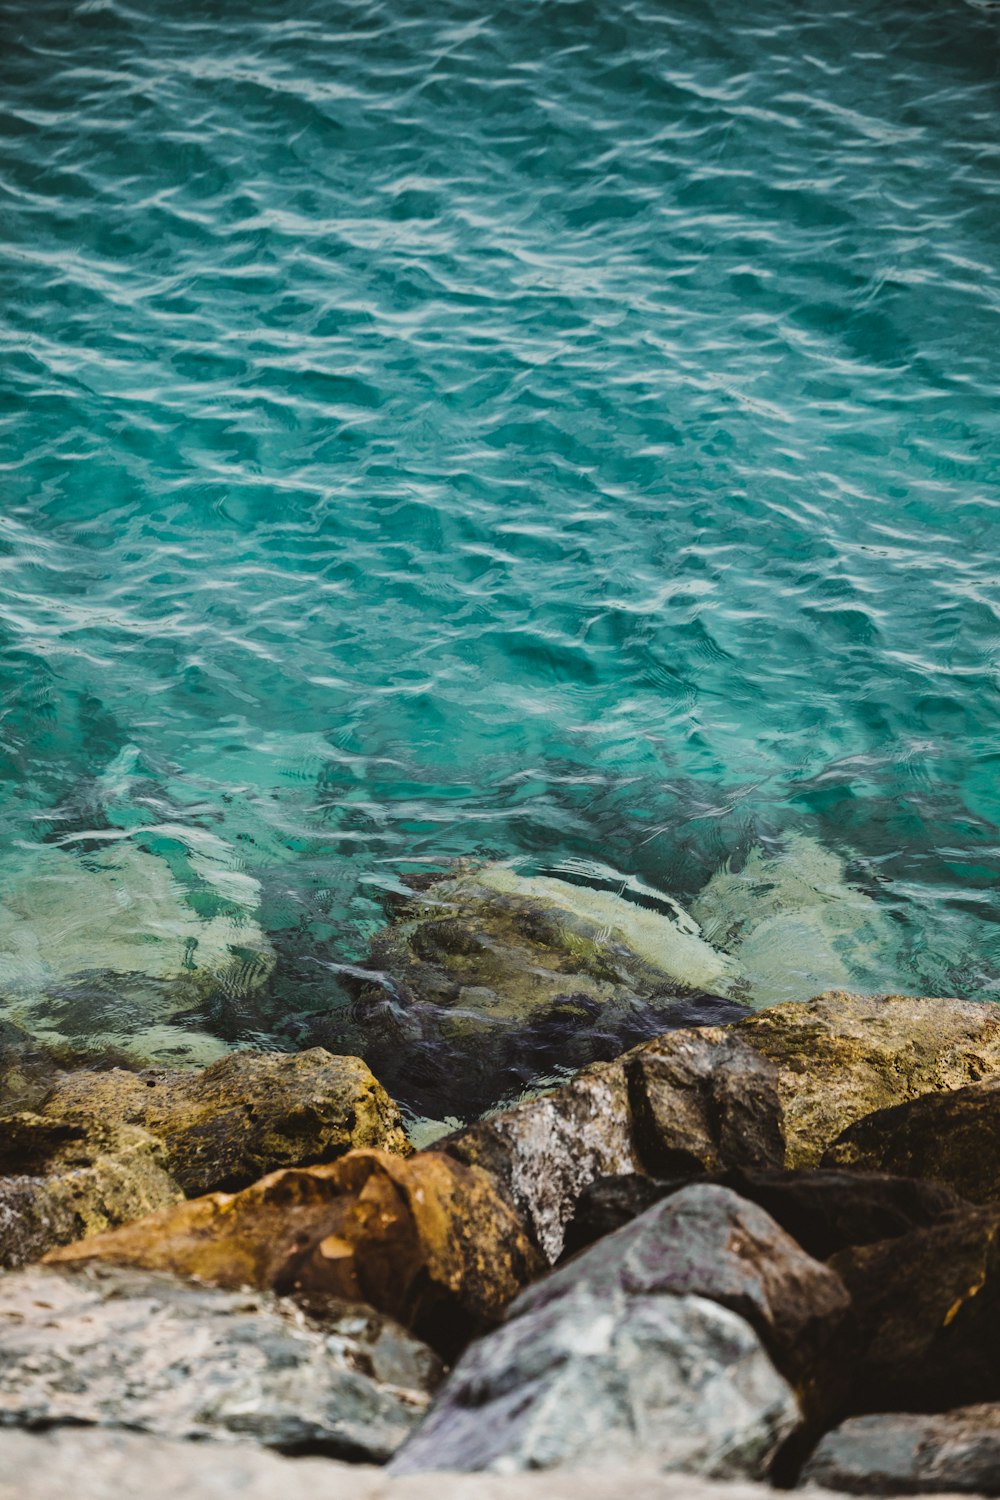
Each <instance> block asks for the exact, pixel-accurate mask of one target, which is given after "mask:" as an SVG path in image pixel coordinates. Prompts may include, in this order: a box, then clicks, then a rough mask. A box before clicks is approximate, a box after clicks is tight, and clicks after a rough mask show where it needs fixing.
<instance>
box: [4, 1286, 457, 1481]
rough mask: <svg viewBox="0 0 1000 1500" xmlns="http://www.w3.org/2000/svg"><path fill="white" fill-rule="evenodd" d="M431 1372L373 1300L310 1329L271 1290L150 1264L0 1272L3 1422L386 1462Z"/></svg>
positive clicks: (409, 1425)
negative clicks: (165, 1272) (211, 1281)
mask: <svg viewBox="0 0 1000 1500" xmlns="http://www.w3.org/2000/svg"><path fill="white" fill-rule="evenodd" d="M440 1375H441V1369H440V1366H439V1364H438V1362H437V1360H436V1359H435V1357H434V1355H433V1354H432V1353H431V1352H430V1350H429V1349H426V1348H424V1347H423V1346H422V1345H420V1344H418V1343H417V1342H416V1340H414V1339H412V1338H411V1337H410V1336H409V1335H408V1334H406V1333H405V1332H404V1331H403V1330H402V1329H401V1328H394V1327H392V1326H391V1325H389V1324H388V1323H387V1322H386V1320H384V1319H380V1318H378V1317H377V1316H375V1315H373V1314H372V1312H371V1310H370V1309H368V1308H360V1309H359V1308H356V1307H351V1306H343V1307H342V1308H340V1309H339V1310H338V1313H337V1314H336V1315H333V1314H332V1313H331V1314H329V1315H328V1319H327V1323H326V1326H325V1327H324V1328H323V1329H322V1330H320V1329H317V1328H315V1327H311V1326H310V1325H309V1324H308V1323H307V1322H306V1321H305V1320H304V1319H303V1318H302V1316H301V1314H300V1313H298V1311H297V1309H295V1308H294V1307H291V1306H290V1305H288V1304H286V1303H282V1302H281V1301H280V1300H278V1299H277V1298H275V1297H272V1296H270V1295H266V1294H263V1295H262V1294H259V1293H250V1292H247V1291H245V1290H244V1291H240V1292H238V1293H234V1292H227V1291H221V1290H219V1289H218V1288H215V1287H205V1286H196V1285H194V1284H193V1283H191V1282H186V1281H181V1280H178V1279H175V1278H173V1277H169V1276H159V1275H155V1274H151V1273H149V1272H146V1271H135V1270H124V1269H121V1268H115V1267H109V1266H99V1267H94V1268H89V1269H86V1270H83V1271H77V1272H76V1274H59V1273H57V1272H56V1271H54V1270H45V1269H41V1268H37V1267H36V1268H33V1269H31V1270H29V1271H17V1272H11V1273H9V1274H8V1275H6V1276H4V1277H2V1278H0V1424H3V1425H7V1426H11V1425H16V1426H22V1427H30V1428H51V1427H58V1426H62V1425H68V1424H72V1425H79V1424H81V1423H88V1424H99V1425H101V1426H105V1427H107V1426H111V1427H125V1428H130V1429H139V1430H142V1431H146V1432H153V1433H158V1434H160V1435H161V1436H164V1437H174V1438H215V1439H224V1440H225V1439H234V1438H240V1437H241V1438H253V1439H254V1440H255V1441H257V1442H259V1443H264V1444H267V1445H269V1446H271V1447H277V1448H281V1449H283V1450H285V1451H295V1450H306V1451H309V1450H315V1449H317V1448H319V1449H322V1450H323V1451H325V1452H329V1453H333V1454H337V1455H339V1456H341V1457H344V1458H351V1459H359V1458H360V1459H368V1460H370V1461H373V1462H382V1461H383V1460H385V1459H386V1458H388V1457H389V1456H390V1454H391V1453H393V1451H394V1450H395V1449H396V1448H397V1447H398V1446H399V1444H400V1443H401V1442H402V1440H403V1439H404V1438H405V1437H406V1436H407V1434H408V1433H409V1432H410V1431H411V1430H412V1429H413V1428H414V1426H415V1425H416V1423H417V1422H418V1421H419V1419H420V1417H421V1416H422V1414H423V1412H424V1410H425V1408H426V1406H427V1403H428V1399H429V1394H430V1392H431V1390H432V1389H433V1388H434V1386H435V1385H436V1384H437V1382H438V1381H439V1379H440Z"/></svg>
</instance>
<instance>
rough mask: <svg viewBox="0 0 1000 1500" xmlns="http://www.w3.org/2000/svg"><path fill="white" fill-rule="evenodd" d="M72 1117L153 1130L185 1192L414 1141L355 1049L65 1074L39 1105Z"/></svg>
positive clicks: (234, 1055)
mask: <svg viewBox="0 0 1000 1500" xmlns="http://www.w3.org/2000/svg"><path fill="white" fill-rule="evenodd" d="M39 1110H40V1113H42V1114H44V1115H46V1116H48V1117H50V1118H52V1119H55V1120H68V1121H79V1120H83V1121H88V1120H95V1119H98V1120H103V1121H106V1122H108V1123H116V1124H127V1125H139V1126H142V1127H143V1128H144V1129H146V1130H149V1131H151V1132H152V1133H153V1134H154V1135H157V1136H158V1137H159V1138H160V1139H161V1140H162V1141H163V1143H164V1146H165V1148H166V1160H167V1165H168V1167H169V1169H170V1171H171V1172H172V1174H173V1175H174V1177H176V1179H177V1181H178V1182H179V1183H180V1184H181V1186H182V1187H183V1189H184V1191H185V1192H186V1193H187V1194H188V1195H189V1196H191V1195H194V1194H197V1193H206V1192H209V1191H211V1190H213V1189H222V1190H225V1191H233V1190H234V1189H236V1188H240V1187H245V1186H247V1185H248V1184H249V1183H251V1182H254V1181H255V1180H256V1179H257V1178H258V1177H261V1176H263V1175H264V1174H265V1173H266V1172H272V1171H275V1170H277V1169H278V1168H280V1167H286V1166H308V1165H312V1164H313V1163H316V1162H326V1161H332V1160H334V1159H335V1158H336V1157H338V1156H342V1155H343V1154H344V1153H345V1152H347V1151H350V1150H352V1149H355V1148H365V1147H377V1148H381V1149H383V1150H387V1151H398V1152H401V1153H404V1154H405V1153H407V1152H408V1151H409V1149H410V1147H409V1142H408V1141H407V1139H406V1135H405V1132H404V1130H403V1122H402V1118H401V1116H400V1114H399V1110H398V1109H397V1107H396V1105H395V1104H394V1103H393V1102H392V1100H391V1099H390V1098H389V1096H388V1094H387V1093H386V1092H385V1090H384V1089H383V1088H382V1085H381V1084H380V1083H379V1082H378V1081H377V1079H376V1078H375V1077H374V1076H373V1075H372V1073H371V1071H370V1070H369V1069H368V1067H366V1065H365V1064H364V1063H363V1062H362V1061H361V1059H360V1058H357V1057H334V1056H332V1055H331V1054H330V1053H329V1052H326V1051H324V1050H323V1048H321V1047H313V1048H311V1049H309V1050H308V1051H306V1052H300V1053H297V1054H294V1055H289V1054H287V1053H279V1052H231V1053H229V1054H228V1055H227V1056H226V1057H223V1058H220V1059H219V1061H218V1062H215V1063H213V1064H212V1065H211V1066H210V1067H207V1068H201V1069H197V1070H188V1069H179V1068H178V1069H162V1068H161V1069H147V1070H145V1071H143V1072H139V1073H136V1072H127V1071H125V1070H124V1069H122V1068H112V1069H108V1070H107V1071H104V1072H87V1071H81V1072H72V1073H67V1074H65V1075H63V1076H62V1077H61V1078H60V1079H59V1081H58V1082H57V1083H56V1084H55V1085H54V1086H53V1087H52V1088H51V1089H50V1090H49V1092H48V1094H47V1095H46V1097H45V1099H44V1101H43V1102H42V1103H41V1104H40V1106H39Z"/></svg>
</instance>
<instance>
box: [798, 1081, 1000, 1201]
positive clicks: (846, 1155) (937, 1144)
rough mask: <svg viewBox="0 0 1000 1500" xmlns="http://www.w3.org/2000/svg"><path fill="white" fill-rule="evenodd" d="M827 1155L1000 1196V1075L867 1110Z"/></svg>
mask: <svg viewBox="0 0 1000 1500" xmlns="http://www.w3.org/2000/svg"><path fill="white" fill-rule="evenodd" d="M825 1161H827V1162H828V1163H829V1164H830V1165H831V1166H849V1167H861V1168H869V1169H874V1170H876V1171H882V1172H898V1173H902V1174H903V1175H904V1176H907V1177H917V1178H925V1179H930V1180H932V1181H934V1182H940V1183H946V1184H947V1185H948V1186H949V1187H951V1188H954V1189H955V1190H956V1191H957V1192H958V1193H961V1195H962V1196H963V1197H964V1198H968V1199H970V1200H971V1201H972V1202H974V1203H995V1202H997V1201H998V1200H1000V1079H991V1080H990V1081H989V1082H987V1083H976V1084H970V1085H969V1087H968V1088H964V1089H956V1090H955V1091H954V1092H952V1093H947V1094H938V1093H934V1094H924V1095H922V1096H921V1097H920V1098H919V1099H910V1100H908V1101H907V1102H906V1103H905V1104H897V1105H896V1106H895V1108H893V1109H883V1110H878V1111H876V1113H875V1114H871V1115H867V1116H866V1117H865V1118H864V1119H863V1120H858V1121H857V1122H856V1124H854V1125H851V1126H849V1128H848V1129H847V1130H845V1131H844V1132H843V1134H842V1135H840V1136H839V1137H838V1139H837V1140H836V1141H834V1143H833V1145H832V1146H831V1147H830V1149H829V1150H828V1151H827V1153H826V1157H825Z"/></svg>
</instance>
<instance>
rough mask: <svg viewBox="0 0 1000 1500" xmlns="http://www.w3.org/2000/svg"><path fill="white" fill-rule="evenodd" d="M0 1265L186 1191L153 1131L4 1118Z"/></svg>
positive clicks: (0, 1126)
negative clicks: (178, 1182)
mask: <svg viewBox="0 0 1000 1500" xmlns="http://www.w3.org/2000/svg"><path fill="white" fill-rule="evenodd" d="M0 1173H2V1174H3V1175H0V1266H6V1267H14V1266H23V1265H27V1264H28V1263H29V1262H30V1261H33V1260H38V1259H39V1258H40V1257H41V1256H42V1255H44V1254H45V1252H46V1251H47V1250H50V1249H51V1248H52V1247H53V1246H54V1245H66V1244H69V1243H70V1242H72V1241H73V1240H78V1239H81V1238H83V1237H84V1236H86V1235H90V1234H99V1233H101V1232H102V1231H103V1230H107V1229H111V1228H114V1227H115V1226H116V1225H119V1224H126V1223H128V1222H129V1221H130V1220H132V1219H138V1218H142V1217H143V1216H144V1215H146V1214H149V1213H153V1212H155V1211H156V1210H157V1209H163V1208H166V1207H168V1206H169V1205H170V1204H173V1203H176V1202H177V1201H178V1200H179V1199H180V1198H181V1197H182V1193H181V1190H180V1187H179V1186H178V1184H177V1182H176V1180H175V1179H174V1177H173V1176H172V1175H171V1174H170V1172H169V1171H168V1170H167V1165H166V1161H165V1158H164V1152H163V1147H162V1145H161V1144H160V1142H159V1141H158V1140H156V1139H155V1138H154V1137H153V1136H151V1135H150V1134H149V1133H148V1132H147V1131H145V1130H140V1129H138V1128H136V1127H135V1126H131V1125H115V1124H111V1125H107V1124H102V1123H99V1122H95V1121H90V1122H88V1123H86V1124H83V1123H79V1124H77V1123H70V1122H64V1121H59V1120H50V1119H48V1118H46V1117H44V1116H40V1115H34V1114H30V1113H28V1112H22V1113H20V1114H16V1115H10V1116H8V1117H7V1118H6V1119H4V1120H2V1121H0Z"/></svg>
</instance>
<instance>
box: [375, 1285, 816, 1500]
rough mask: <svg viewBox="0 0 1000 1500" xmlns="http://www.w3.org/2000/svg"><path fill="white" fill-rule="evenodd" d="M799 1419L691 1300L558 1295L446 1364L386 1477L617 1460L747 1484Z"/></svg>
mask: <svg viewBox="0 0 1000 1500" xmlns="http://www.w3.org/2000/svg"><path fill="white" fill-rule="evenodd" d="M798 1420H799V1414H798V1408H797V1405H796V1402H795V1397H794V1395H793V1393H792V1391H791V1389H790V1387H789V1386H788V1385H787V1384H786V1383H785V1381H784V1380H783V1379H782V1378H781V1376H780V1375H779V1374H778V1373H777V1371H776V1370H775V1368H774V1366H773V1365H772V1364H771V1362H770V1360H769V1359H768V1357H767V1355H766V1354H765V1353H764V1350H763V1348H762V1346H761V1344H760V1341H759V1340H758V1338H757V1336H756V1334H755V1333H754V1332H753V1329H752V1328H751V1327H750V1325H749V1324H748V1323H746V1322H744V1320H743V1319H742V1318H739V1317H737V1316H736V1314H735V1313H731V1312H730V1311H729V1310H728V1309H727V1308H724V1307H720V1306H718V1305H717V1304H716V1303H714V1302H709V1301H708V1300H707V1299H705V1298H703V1297H672V1296H667V1297H655V1296H638V1297H627V1296H626V1295H625V1293H624V1292H622V1291H621V1290H618V1291H615V1292H613V1293H611V1294H602V1295H597V1294H595V1293H594V1292H593V1291H591V1290H590V1289H589V1288H588V1287H587V1286H586V1285H583V1284H581V1285H580V1286H578V1287H577V1288H576V1290H575V1291H574V1293H573V1295H572V1296H569V1297H566V1298H562V1299H560V1300H558V1301H556V1302H554V1303H550V1304H547V1305H544V1306H541V1307H538V1308H535V1309H533V1310H529V1311H527V1312H525V1313H524V1314H522V1315H520V1316H519V1315H516V1314H515V1316H514V1317H512V1318H511V1320H510V1321H509V1322H508V1323H506V1324H505V1325H504V1326H503V1327H502V1328H500V1329H498V1330H497V1331H496V1332H494V1333H491V1334H489V1335H488V1336H487V1337H486V1338H484V1339H481V1340H480V1341H479V1342H478V1343H476V1344H473V1345H472V1347H471V1348H470V1349H469V1350H468V1351H467V1352H466V1354H465V1355H464V1356H463V1357H462V1359H461V1360H460V1361H459V1363H458V1365H457V1366H456V1368H455V1370H454V1372H453V1374H452V1375H451V1377H450V1378H449V1380H448V1381H447V1382H446V1384H445V1386H444V1389H443V1390H442V1392H441V1395H440V1397H439V1399H438V1400H437V1402H436V1403H435V1405H434V1406H433V1407H432V1409H431V1412H430V1415H429V1416H428V1417H427V1418H426V1419H425V1421H424V1423H423V1424H422V1426H421V1428H420V1429H419V1431H418V1432H417V1433H416V1434H415V1435H414V1437H413V1438H412V1440H411V1441H410V1442H409V1443H408V1444H407V1445H406V1447H405V1448H403V1449H402V1450H401V1451H400V1453H399V1454H398V1455H397V1457H396V1459H395V1460H394V1462H393V1465H392V1468H391V1471H390V1472H393V1473H400V1474H404V1473H413V1472H417V1471H419V1470H422V1469H441V1468H445V1469H462V1470H479V1469H487V1470H493V1471H495V1472H497V1473H510V1472H512V1471H516V1470H520V1469H550V1468H558V1467H561V1466H569V1467H573V1468H587V1469H589V1470H591V1471H595V1472H599V1471H600V1470H601V1469H607V1468H610V1467H615V1466H618V1465H620V1464H623V1463H626V1462H628V1461H630V1460H631V1461H639V1462H643V1463H646V1464H650V1465H655V1466H656V1467H657V1468H660V1469H673V1470H682V1471H687V1472H691V1473H697V1474H712V1475H749V1476H759V1475H762V1474H764V1473H765V1472H766V1470H767V1468H768V1465H769V1463H770V1461H771V1458H772V1455H773V1454H774V1452H775V1451H776V1449H777V1448H778V1446H779V1445H780V1443H781V1442H782V1440H783V1439H784V1438H786V1437H787V1436H788V1435H789V1434H790V1433H791V1432H792V1431H793V1430H794V1428H795V1427H796V1425H797V1423H798Z"/></svg>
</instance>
